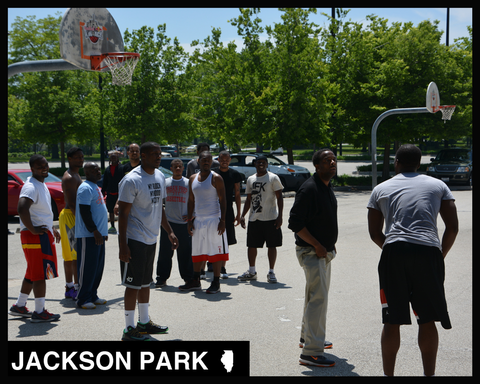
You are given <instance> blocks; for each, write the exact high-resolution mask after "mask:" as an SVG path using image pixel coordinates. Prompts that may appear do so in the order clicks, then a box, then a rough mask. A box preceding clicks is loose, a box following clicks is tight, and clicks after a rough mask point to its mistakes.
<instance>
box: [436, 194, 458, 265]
mask: <svg viewBox="0 0 480 384" xmlns="http://www.w3.org/2000/svg"><path fill="white" fill-rule="evenodd" d="M440 216H441V217H442V220H443V222H444V223H445V232H443V237H442V253H443V257H445V256H447V253H448V252H449V251H450V249H451V248H452V246H453V243H454V242H455V239H456V238H457V234H458V217H457V207H456V205H455V201H454V200H442V205H441V206H440Z"/></svg>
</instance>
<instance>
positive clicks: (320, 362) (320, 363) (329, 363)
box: [299, 355, 335, 367]
mask: <svg viewBox="0 0 480 384" xmlns="http://www.w3.org/2000/svg"><path fill="white" fill-rule="evenodd" d="M299 362H300V364H302V365H313V366H315V367H333V366H334V365H335V361H333V360H329V359H327V358H326V357H325V356H307V355H300V360H299Z"/></svg>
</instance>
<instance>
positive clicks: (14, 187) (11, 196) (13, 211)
mask: <svg viewBox="0 0 480 384" xmlns="http://www.w3.org/2000/svg"><path fill="white" fill-rule="evenodd" d="M30 176H32V171H31V170H30V169H9V170H8V213H7V215H9V216H16V215H18V212H17V205H18V200H19V196H20V190H21V189H22V187H23V184H24V183H25V181H27V178H28V177H30ZM45 184H46V185H47V188H48V191H49V192H50V195H51V197H52V211H53V220H58V214H59V213H60V212H61V211H62V209H63V208H65V198H64V196H63V190H62V180H61V179H59V178H58V177H57V176H55V175H52V174H51V173H50V172H49V173H48V177H47V178H46V179H45Z"/></svg>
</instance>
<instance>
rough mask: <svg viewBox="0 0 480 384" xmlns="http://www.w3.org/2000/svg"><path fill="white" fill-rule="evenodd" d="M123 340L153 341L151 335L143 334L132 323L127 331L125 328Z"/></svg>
mask: <svg viewBox="0 0 480 384" xmlns="http://www.w3.org/2000/svg"><path fill="white" fill-rule="evenodd" d="M122 341H151V339H150V337H148V336H145V335H142V334H141V333H140V332H138V330H137V329H136V328H134V327H132V326H131V325H129V326H128V328H127V332H125V330H123V332H122Z"/></svg>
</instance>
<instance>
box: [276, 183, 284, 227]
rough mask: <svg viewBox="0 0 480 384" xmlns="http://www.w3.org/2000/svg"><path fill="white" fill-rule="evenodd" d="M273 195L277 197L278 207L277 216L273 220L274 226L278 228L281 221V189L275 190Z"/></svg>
mask: <svg viewBox="0 0 480 384" xmlns="http://www.w3.org/2000/svg"><path fill="white" fill-rule="evenodd" d="M275 196H276V198H277V207H278V216H277V219H276V220H275V228H276V229H278V228H280V227H281V226H282V223H283V194H282V190H281V189H279V190H278V191H275Z"/></svg>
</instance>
